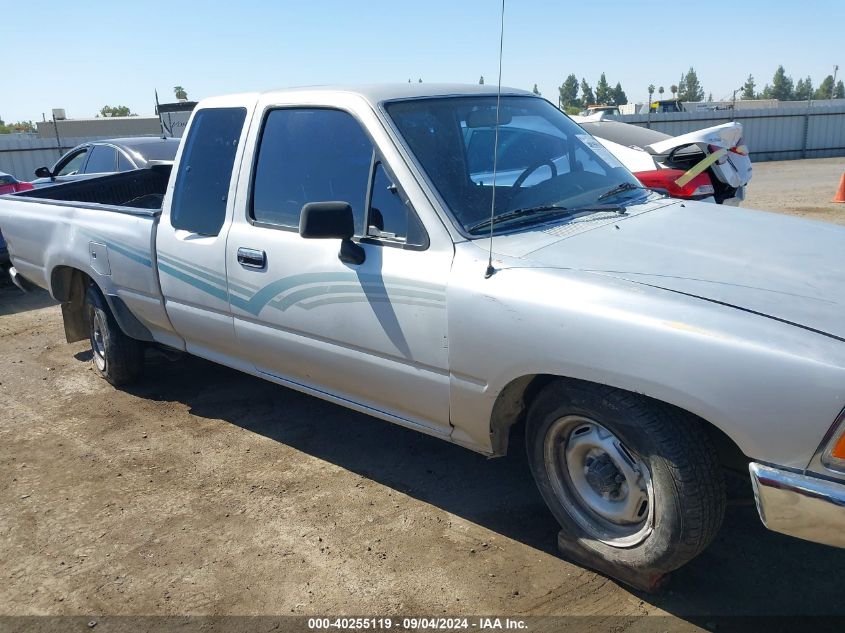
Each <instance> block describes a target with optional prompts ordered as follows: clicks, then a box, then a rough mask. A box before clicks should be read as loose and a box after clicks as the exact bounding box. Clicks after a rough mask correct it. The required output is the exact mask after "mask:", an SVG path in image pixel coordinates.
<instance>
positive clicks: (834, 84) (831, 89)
mask: <svg viewBox="0 0 845 633" xmlns="http://www.w3.org/2000/svg"><path fill="white" fill-rule="evenodd" d="M838 70H839V64H836V65H834V66H833V83H832V84H831V85H830V98H831V99H833V95H835V94H836V72H837V71H838Z"/></svg>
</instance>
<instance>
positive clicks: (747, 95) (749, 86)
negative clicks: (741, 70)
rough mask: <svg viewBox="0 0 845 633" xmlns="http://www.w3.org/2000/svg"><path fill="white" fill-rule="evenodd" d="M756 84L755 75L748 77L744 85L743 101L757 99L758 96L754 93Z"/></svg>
mask: <svg viewBox="0 0 845 633" xmlns="http://www.w3.org/2000/svg"><path fill="white" fill-rule="evenodd" d="M754 88H755V83H754V75H748V79H746V80H745V83H744V84H743V85H742V95H741V97H740V98H741V99H756V98H757V94H756V93H755V92H754Z"/></svg>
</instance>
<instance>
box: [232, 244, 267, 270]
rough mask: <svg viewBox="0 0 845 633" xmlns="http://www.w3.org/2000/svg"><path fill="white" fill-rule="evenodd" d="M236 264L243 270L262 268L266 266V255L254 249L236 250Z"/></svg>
mask: <svg viewBox="0 0 845 633" xmlns="http://www.w3.org/2000/svg"><path fill="white" fill-rule="evenodd" d="M238 263H239V264H240V265H241V266H243V267H244V268H264V267H265V266H266V265H267V254H266V253H265V252H264V251H259V250H257V249H254V248H244V247H243V246H242V247H240V248H239V249H238Z"/></svg>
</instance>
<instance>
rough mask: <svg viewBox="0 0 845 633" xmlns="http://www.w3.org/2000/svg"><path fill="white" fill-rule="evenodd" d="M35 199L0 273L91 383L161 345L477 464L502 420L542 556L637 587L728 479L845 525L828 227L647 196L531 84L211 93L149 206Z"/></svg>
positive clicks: (839, 339) (1, 204)
mask: <svg viewBox="0 0 845 633" xmlns="http://www.w3.org/2000/svg"><path fill="white" fill-rule="evenodd" d="M496 138H499V145H498V146H497V147H496V148H495V154H494V143H495V139H496ZM497 174H501V175H502V178H501V180H500V181H499V183H498V186H497V187H495V188H494V186H493V183H494V182H495V176H496V175H497ZM112 178H114V177H112ZM109 182H111V185H109V187H111V188H110V189H109V191H112V192H116V191H120V190H122V189H121V187H122V184H125V183H123V182H122V181H109ZM107 184H108V183H106V181H105V179H91V180H89V181H86V182H85V183H82V184H77V189H74V190H73V192H72V193H71V192H70V190H69V189H66V190H64V191H66V192H69V193H68V194H67V196H66V198H67V197H68V196H70V197H73V196H77V197H79V198H80V199H82V200H91V199H95V198H94V197H92V196H102V195H104V194H103V191H100V190H97V191H93V190H91V189H89V188H97V187H99V188H101V189H103V190H105V189H106V188H107V187H106V185H107ZM62 187H63V186H58V187H55V188H54V189H53V191H55V192H56V194H55V196H56V197H61V192H62V191H63V190H62ZM39 195H41V197H40V198H39V199H34V198H33V199H28V200H22V199H20V198H18V197H9V196H7V197H4V198H2V199H0V227H2V229H3V232H4V234H5V235H6V237H7V239H8V241H9V246H10V253H11V259H12V263H13V265H14V268H13V271H12V272H13V274H14V275H15V276H16V277H17V279H18V280H19V281H20V280H21V279H25V280H28V281H29V282H31V283H34V284H36V285H39V286H43V287H46V288H50V289H51V291H52V292H53V293H54V296H56V298H58V299H59V300H61V301H63V302H64V305H63V310H64V312H65V320H66V331H67V332H68V337H69V339H72V338H77V339H78V338H79V337H80V336H82V335H84V331H86V329H87V331H88V332H89V336H90V339H91V344H92V349H93V350H94V355H93V356H94V363H95V366H96V368H97V369H98V371H99V372H100V373H101V374H102V375H103V376H104V377H105V378H106V379H107V380H109V381H111V382H112V383H114V384H116V385H118V384H125V383H126V382H129V381H130V380H132V379H136V378H137V377H138V375H139V374H140V370H141V368H142V367H143V351H144V345H150V344H158V345H164V346H168V347H172V348H176V349H180V350H187V351H188V352H190V353H193V354H196V355H198V356H202V357H205V358H208V359H211V360H213V361H216V362H219V363H222V364H225V365H228V366H231V367H234V368H237V369H239V370H242V371H244V372H247V373H250V374H253V375H255V376H259V377H261V378H264V379H266V380H270V381H273V382H276V383H279V384H282V385H286V386H289V387H292V388H294V389H298V390H301V391H303V392H306V393H309V394H312V395H316V396H318V397H321V398H325V399H327V400H330V401H332V402H336V403H339V404H342V405H344V406H347V407H350V408H352V409H355V410H358V411H363V412H366V413H369V414H371V415H374V416H377V417H379V418H382V419H385V420H389V421H391V422H394V423H396V424H400V425H403V426H407V427H409V428H413V429H415V430H418V431H421V432H424V433H428V434H431V435H435V436H438V437H441V438H443V439H446V440H449V441H452V442H456V443H458V444H461V445H463V446H466V447H468V448H470V449H472V450H475V451H478V452H480V453H483V454H486V455H490V456H494V455H500V454H504V453H505V452H506V451H507V449H508V440H509V438H510V430H511V427H513V426H514V425H515V424H519V423H524V424H525V438H526V448H527V450H528V455H529V465H530V468H531V472H532V475H533V476H534V478H535V480H536V481H537V484H538V487H539V489H540V492H541V494H542V495H543V497H544V499H545V500H546V502H547V504H548V505H549V508H550V510H551V511H552V513H553V514H554V516H555V517H556V519H557V520H558V522H559V523H560V527H561V533H560V537H559V543H560V544H561V549H562V551H563V552H564V553H565V555H567V556H569V557H572V558H575V559H576V560H578V561H580V562H581V563H583V564H586V565H589V566H591V567H593V568H596V569H599V570H600V571H602V572H603V573H606V574H609V575H612V576H614V577H617V578H620V579H622V580H623V581H625V582H628V583H630V584H634V585H636V586H638V587H642V588H651V587H653V586H654V585H655V584H656V583H657V582H658V581H659V580H660V578H661V577H662V576H663V575H665V574H666V573H667V572H670V571H671V570H673V569H675V568H677V567H679V566H680V565H683V564H684V563H685V562H687V561H688V560H690V559H691V558H692V557H694V556H695V555H697V554H698V553H699V552H700V551H702V550H703V549H704V548H705V547H706V546H707V544H708V543H709V542H710V540H711V539H712V538H713V536H714V535H715V533H716V531H717V529H718V527H719V523H720V521H721V516H722V513H723V510H724V505H725V496H724V479H723V469H726V468H727V469H734V470H736V469H737V468H739V469H741V470H745V469H746V468H747V467H748V466H749V465H750V472H749V471H747V470H746V475H745V476H747V477H749V482H753V483H754V485H755V486H756V490H757V492H758V495H757V502H758V508H759V510H760V513H761V517H763V519H764V522H766V525H768V526H769V527H770V528H772V529H775V530H780V531H784V532H787V533H790V534H793V535H796V536H800V537H802V538H809V539H814V540H820V541H823V542H826V543H831V542H834V543H835V542H838V541H836V540H835V539H831V538H829V536H828V531H829V529H835V528H839V529H843V530H845V513H843V511H842V506H843V505H845V440H842V439H841V438H842V434H843V433H845V416H842V415H840V412H841V411H842V410H843V407H845V387H843V385H845V330H843V329H842V328H843V324H842V323H843V322H842V320H841V318H839V315H841V313H842V308H843V301H845V276H843V270H845V266H843V264H845V261H843V259H842V253H843V252H845V249H844V248H843V246H845V230H843V229H842V228H839V227H832V226H827V225H822V224H817V223H813V222H808V221H804V220H786V219H783V218H780V217H777V216H775V215H773V214H767V213H763V212H757V211H746V210H742V211H739V210H735V209H729V208H724V207H719V206H716V205H711V204H707V203H702V202H686V203H680V202H678V201H674V200H671V199H668V198H666V197H663V196H660V195H658V194H655V193H653V192H648V191H647V190H644V189H643V188H642V187H641V186H640V185H639V184H638V183H637V181H636V179H635V178H634V177H633V175H632V174H631V173H630V172H629V171H628V170H627V169H625V168H624V167H623V166H622V165H621V164H620V163H619V162H618V161H617V160H615V159H614V158H613V157H612V156H611V155H610V154H609V153H608V152H607V151H606V150H605V149H603V148H602V146H601V145H599V144H597V143H595V141H594V140H592V139H591V138H589V137H588V136H586V135H585V134H584V131H583V130H582V129H581V128H580V127H578V126H576V125H575V124H574V123H573V122H572V121H571V120H569V119H568V118H567V117H565V116H564V115H563V114H562V113H560V112H559V111H558V110H557V109H556V108H555V107H554V106H552V105H551V104H549V103H548V102H547V101H545V100H543V99H542V98H540V97H537V96H536V95H532V94H530V93H526V92H523V91H518V90H510V89H507V90H505V91H503V94H502V96H501V100H500V99H498V98H497V95H496V94H495V93H491V92H490V91H489V89H488V88H487V87H484V86H453V85H408V86H405V85H401V86H395V87H385V86H364V87H346V88H343V87H341V88H308V89H299V90H289V91H276V92H270V93H263V94H244V95H232V96H228V97H219V98H214V99H208V100H205V101H203V102H201V103H200V104H199V105H198V106H197V108H196V109H195V110H194V112H193V113H192V115H191V121H190V123H189V125H188V128H187V132H186V134H185V136H184V138H183V141H182V145H181V147H180V149H179V152H178V154H177V158H176V163H175V165H174V167H173V170H172V174H171V176H170V179H169V181H168V183H167V186H166V187H164V186H162V187H160V191H159V190H156V191H154V192H152V194H149V192H148V196H145V197H143V198H142V199H141V198H132V199H131V200H129V199H123V198H120V199H118V198H116V197H115V196H117V195H118V194H117V193H112V194H110V196H111V197H109V198H108V202H109V203H110V204H99V205H98V204H92V203H91V202H74V201H73V200H72V199H71V200H68V199H61V200H50V199H47V198H45V197H44V196H46V195H50V194H43V195H42V194H39ZM149 195H152V197H151V198H150V197H149ZM124 197H127V196H124ZM96 199H100V198H96ZM159 201H160V202H161V204H160V208H159V204H158V203H159ZM112 203H113V204H112ZM131 205H135V206H134V207H133V206H131ZM139 205H140V206H147V207H150V206H152V207H153V208H151V209H150V208H147V209H140V208H137V207H138V206H139ZM86 284H87V285H88V287H87V288H86V287H84V286H85V285H86ZM80 288H81V289H80ZM101 297H102V300H101V299H100V298H101ZM81 333H83V334H81ZM839 443H842V446H840V445H839ZM512 449H515V450H521V449H520V448H519V447H512ZM797 475H800V477H803V478H804V479H802V480H800V481H799V480H798V479H796V476H797ZM819 481H823V482H824V485H821V484H819V485H816V484H818V482H819ZM777 486H783V489H784V490H787V489H789V490H791V491H796V490H798V489H799V488H801V486H803V488H802V489H804V490H810V491H812V490H822V489H823V491H824V495H817V496H816V497H813V498H812V499H810V500H802V504H801V507H802V508H803V510H802V512H804V513H806V516H802V517H801V518H800V519H801V520H796V518H795V517H793V516H790V515H789V509H788V508H785V506H784V504H788V503H789V500H790V499H794V498H795V496H794V495H795V494H800V493H799V492H790V493H789V494H770V493H769V492H770V491H769V490H768V489H769V488H772V487H777ZM837 504H839V505H838V506H837ZM814 514H815V515H817V516H819V517H824V521H825V525H827V526H828V527H827V528H825V530H826V531H825V534H824V535H822V536H821V537H820V536H818V534H819V532H818V530H815V531H814V530H813V529H810V524H811V523H812V515H814Z"/></svg>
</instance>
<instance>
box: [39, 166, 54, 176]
mask: <svg viewBox="0 0 845 633" xmlns="http://www.w3.org/2000/svg"><path fill="white" fill-rule="evenodd" d="M35 177H36V178H52V177H53V172H51V171H50V168H49V167H39V168H38V169H36V170H35Z"/></svg>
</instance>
